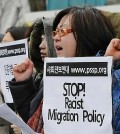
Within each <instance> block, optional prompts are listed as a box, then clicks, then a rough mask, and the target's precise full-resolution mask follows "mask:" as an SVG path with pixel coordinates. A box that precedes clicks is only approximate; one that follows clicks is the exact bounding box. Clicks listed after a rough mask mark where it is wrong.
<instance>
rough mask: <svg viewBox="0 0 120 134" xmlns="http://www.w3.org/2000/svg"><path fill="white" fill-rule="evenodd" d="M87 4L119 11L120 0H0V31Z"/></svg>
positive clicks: (29, 23)
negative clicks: (67, 8)
mask: <svg viewBox="0 0 120 134" xmlns="http://www.w3.org/2000/svg"><path fill="white" fill-rule="evenodd" d="M75 5H77V6H81V5H89V6H95V7H96V8H99V9H101V10H105V11H110V12H120V0H0V33H5V31H6V29H7V28H9V27H11V26H23V25H27V26H30V25H32V23H33V22H34V21H35V20H36V19H37V18H40V17H43V16H44V17H54V16H55V15H56V13H57V12H59V10H61V9H63V8H66V7H70V6H75Z"/></svg>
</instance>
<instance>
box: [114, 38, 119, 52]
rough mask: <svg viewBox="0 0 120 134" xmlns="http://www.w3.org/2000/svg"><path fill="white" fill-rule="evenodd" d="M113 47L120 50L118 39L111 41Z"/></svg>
mask: <svg viewBox="0 0 120 134" xmlns="http://www.w3.org/2000/svg"><path fill="white" fill-rule="evenodd" d="M113 46H114V47H115V48H117V49H118V50H120V39H113Z"/></svg>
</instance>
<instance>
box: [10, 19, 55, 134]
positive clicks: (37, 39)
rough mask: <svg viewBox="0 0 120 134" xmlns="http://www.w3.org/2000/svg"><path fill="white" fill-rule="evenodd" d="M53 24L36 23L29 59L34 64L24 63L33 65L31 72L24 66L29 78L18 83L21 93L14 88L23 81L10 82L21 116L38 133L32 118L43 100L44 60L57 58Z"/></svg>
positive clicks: (46, 21)
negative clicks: (52, 33)
mask: <svg viewBox="0 0 120 134" xmlns="http://www.w3.org/2000/svg"><path fill="white" fill-rule="evenodd" d="M52 22H53V19H48V18H43V19H39V20H38V21H37V22H35V24H34V26H33V30H32V32H31V35H30V43H29V54H30V55H29V57H30V59H31V60H32V62H31V61H30V60H28V59H27V60H25V61H24V62H23V66H24V63H26V62H27V63H29V61H30V63H32V68H31V70H29V69H28V70H26V66H24V67H25V68H24V67H23V68H24V69H25V70H24V73H25V75H26V76H27V77H26V79H24V80H25V81H23V79H22V81H23V82H20V83H19V82H17V87H19V91H18V90H17V89H16V88H15V87H14V84H15V83H16V81H21V79H20V77H19V80H17V79H16V81H15V79H13V80H12V81H11V82H10V88H11V93H12V95H13V100H14V103H15V106H16V109H17V111H18V113H19V115H20V116H21V118H22V119H23V120H24V121H25V122H26V123H28V124H29V126H30V127H31V128H34V130H35V131H36V132H37V131H38V128H37V127H35V126H36V125H37V124H36V123H35V122H34V121H33V120H31V119H30V118H31V116H32V115H33V114H34V113H35V112H37V109H38V108H39V105H40V102H41V100H42V98H43V94H42V91H43V81H42V76H41V75H42V72H43V61H42V60H44V57H47V56H49V57H55V56H56V54H55V49H54V46H53V39H52V36H51V32H52ZM33 65H34V67H35V69H36V74H35V77H34V78H33V77H31V76H32V75H33ZM29 71H30V72H29ZM29 76H30V77H29ZM25 89H26V90H25ZM18 92H19V93H18ZM21 94H22V97H21ZM35 115H36V114H35ZM33 118H34V117H33ZM33 118H32V119H33Z"/></svg>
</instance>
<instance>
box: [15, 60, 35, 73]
mask: <svg viewBox="0 0 120 134" xmlns="http://www.w3.org/2000/svg"><path fill="white" fill-rule="evenodd" d="M29 67H30V68H33V63H32V62H31V61H30V60H29V59H25V60H24V61H23V62H22V63H20V64H17V65H14V67H13V71H15V72H19V73H21V72H24V71H26V70H27V69H28V68H29Z"/></svg>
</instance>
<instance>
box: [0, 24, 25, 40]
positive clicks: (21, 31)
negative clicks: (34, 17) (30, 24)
mask: <svg viewBox="0 0 120 134" xmlns="http://www.w3.org/2000/svg"><path fill="white" fill-rule="evenodd" d="M26 30H27V27H25V26H21V27H10V28H8V29H7V30H6V33H5V35H4V37H3V39H2V42H11V41H15V40H21V39H25V33H26Z"/></svg>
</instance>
